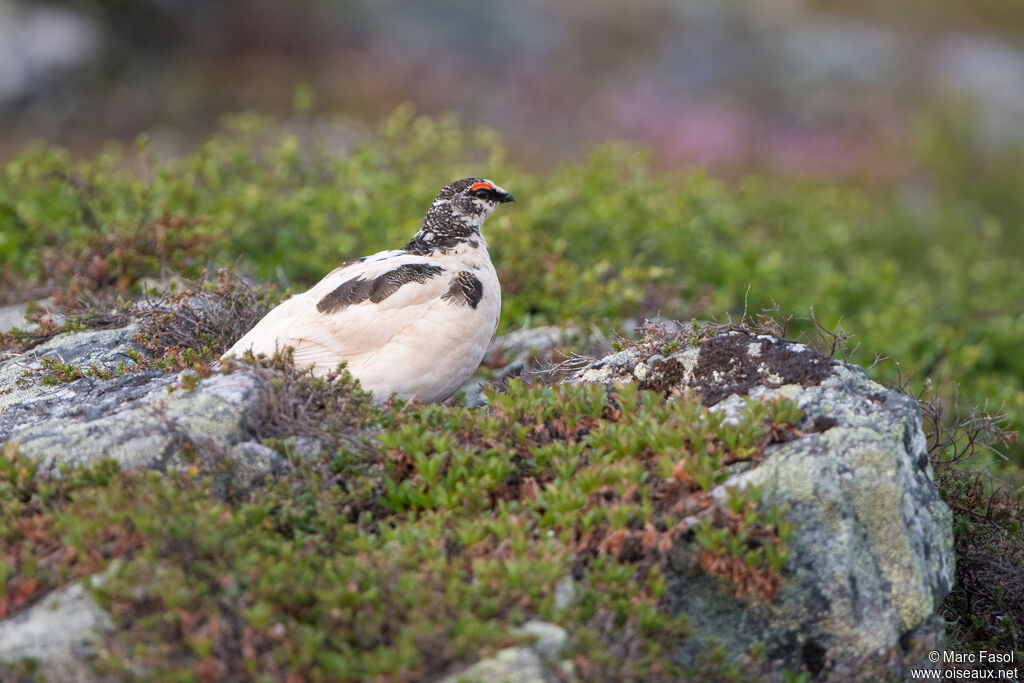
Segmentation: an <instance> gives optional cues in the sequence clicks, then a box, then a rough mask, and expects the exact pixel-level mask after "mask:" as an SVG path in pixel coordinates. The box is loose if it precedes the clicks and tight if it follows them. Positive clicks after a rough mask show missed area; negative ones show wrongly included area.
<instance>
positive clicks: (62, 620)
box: [0, 583, 113, 681]
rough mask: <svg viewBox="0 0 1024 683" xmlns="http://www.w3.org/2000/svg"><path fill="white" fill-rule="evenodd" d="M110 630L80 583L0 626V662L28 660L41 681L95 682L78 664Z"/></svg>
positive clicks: (86, 668) (88, 655)
mask: <svg viewBox="0 0 1024 683" xmlns="http://www.w3.org/2000/svg"><path fill="white" fill-rule="evenodd" d="M112 628H113V625H112V623H111V621H110V616H109V615H108V614H107V613H106V612H105V611H104V610H102V609H100V607H99V605H97V604H96V602H95V601H94V600H93V599H92V596H90V595H89V593H88V592H87V591H86V589H85V588H84V587H83V586H82V584H80V583H75V584H71V585H69V586H66V587H64V588H62V589H60V590H58V591H55V592H53V593H51V594H50V595H48V596H47V597H46V598H44V599H43V600H42V602H39V603H37V604H36V605H34V606H32V607H30V608H29V609H27V610H25V611H24V612H21V613H20V614H17V615H15V616H13V617H11V618H10V619H6V620H4V621H0V662H16V661H19V660H23V659H28V658H32V659H35V660H38V662H39V669H38V672H39V673H41V674H43V675H44V676H45V679H46V680H53V681H93V680H98V679H97V678H96V677H95V676H93V675H92V673H91V671H90V670H89V669H88V667H86V666H83V665H82V662H83V661H84V660H86V659H88V658H89V657H90V656H91V655H92V654H93V653H94V652H95V650H96V648H97V646H98V645H99V644H100V639H101V637H102V633H103V632H104V631H110V630H111V629H112Z"/></svg>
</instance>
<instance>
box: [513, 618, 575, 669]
mask: <svg viewBox="0 0 1024 683" xmlns="http://www.w3.org/2000/svg"><path fill="white" fill-rule="evenodd" d="M512 635H516V636H534V637H536V640H535V641H533V642H532V643H531V644H530V645H529V646H528V647H529V648H530V649H531V650H533V651H534V652H536V653H537V654H538V655H539V656H540V657H541V659H546V660H552V661H553V660H557V659H558V658H559V657H560V656H561V654H562V651H563V650H564V649H565V647H566V646H567V645H568V644H569V634H568V633H566V632H565V629H564V628H562V627H561V626H559V625H558V624H551V623H548V622H546V621H538V620H537V619H533V620H531V621H528V622H526V623H525V624H523V625H522V626H521V627H520V628H517V629H514V630H513V631H512Z"/></svg>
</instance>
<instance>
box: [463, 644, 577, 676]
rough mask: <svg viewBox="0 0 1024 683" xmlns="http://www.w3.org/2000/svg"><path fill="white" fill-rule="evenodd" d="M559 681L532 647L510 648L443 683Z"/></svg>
mask: <svg viewBox="0 0 1024 683" xmlns="http://www.w3.org/2000/svg"><path fill="white" fill-rule="evenodd" d="M555 680H557V679H556V678H555V676H554V675H553V674H552V673H551V672H549V671H548V670H547V669H546V668H545V667H544V663H543V662H542V661H541V658H540V656H539V655H538V654H537V653H536V652H534V651H533V650H532V649H530V648H528V647H509V648H505V649H504V650H501V651H500V652H498V654H496V655H494V656H493V657H490V658H488V659H484V660H482V661H479V662H477V663H476V664H474V665H473V666H471V667H469V668H468V669H466V670H464V671H462V672H461V673H458V674H456V675H454V676H448V677H447V678H444V679H443V683H551V682H552V681H555Z"/></svg>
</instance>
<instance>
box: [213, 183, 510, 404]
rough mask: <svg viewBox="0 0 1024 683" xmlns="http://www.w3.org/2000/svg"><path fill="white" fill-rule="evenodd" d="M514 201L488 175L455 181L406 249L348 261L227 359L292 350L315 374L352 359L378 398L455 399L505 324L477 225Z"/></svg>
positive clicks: (278, 311)
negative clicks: (249, 354)
mask: <svg viewBox="0 0 1024 683" xmlns="http://www.w3.org/2000/svg"><path fill="white" fill-rule="evenodd" d="M512 201H515V197H513V196H512V195H511V194H509V193H508V192H506V191H505V190H503V189H501V188H500V187H498V186H497V185H495V184H494V183H492V182H491V181H489V180H484V179H482V178H464V179H462V180H457V181H455V182H454V183H451V184H450V185H448V186H446V187H445V188H444V189H443V190H441V192H440V193H439V194H438V195H437V198H436V199H435V200H434V203H433V204H431V206H430V209H429V210H428V211H427V216H426V218H424V220H423V226H422V227H421V228H420V229H419V231H418V232H417V233H416V235H415V236H414V237H413V238H412V240H411V241H410V242H409V243H408V244H406V245H405V246H404V247H403V248H401V249H394V250H391V251H382V252H380V253H377V254H373V255H372V256H364V257H363V258H359V259H355V260H353V261H348V262H347V263H344V264H343V265H342V266H340V267H339V268H336V269H335V270H333V271H331V272H330V273H329V274H328V275H327V276H326V277H325V278H324V279H323V280H321V281H320V282H319V283H317V284H316V285H315V286H314V287H313V288H312V289H310V290H308V291H306V292H303V293H302V294H297V295H295V296H293V297H291V298H289V299H287V300H286V301H284V302H282V303H281V304H280V305H278V306H277V307H276V308H274V309H273V310H272V311H270V313H268V314H267V315H266V316H265V317H264V318H263V319H262V320H260V321H259V322H258V323H256V326H255V327H253V328H252V329H251V330H249V332H248V333H246V335H245V336H244V337H242V338H241V339H239V340H238V341H237V342H236V343H235V345H234V346H232V347H231V348H230V349H229V350H228V351H227V353H225V354H224V355H225V356H229V355H232V354H235V355H239V354H242V353H243V352H245V351H252V352H253V353H255V354H260V353H264V354H267V355H270V354H273V353H274V352H276V351H279V350H281V349H283V348H285V347H288V346H291V347H294V349H295V364H296V365H297V366H300V367H312V369H313V373H314V374H315V375H324V374H327V372H329V371H330V370H334V369H335V368H337V367H338V364H339V363H340V362H341V361H346V362H347V363H348V370H349V372H351V373H352V376H353V377H355V378H357V379H358V380H359V382H360V384H362V386H363V388H365V389H368V390H370V391H372V392H373V394H374V398H375V399H376V400H381V401H382V400H385V399H387V398H389V397H390V396H391V394H392V393H395V394H398V395H399V396H400V397H402V398H406V399H413V398H415V399H419V400H421V401H427V402H429V401H438V400H441V399H445V398H447V397H449V396H451V395H452V394H454V393H455V392H456V391H457V390H458V389H459V388H460V387H461V386H462V385H463V384H464V383H465V382H466V380H468V379H469V377H470V376H471V375H472V374H473V373H474V372H475V371H476V369H477V368H478V367H479V366H480V361H481V360H482V359H483V356H484V353H485V351H486V350H487V346H488V344H489V343H490V341H491V338H492V337H493V336H494V332H495V330H496V329H497V326H498V313H499V312H500V310H501V288H500V286H499V285H498V275H497V273H495V271H494V265H493V264H492V263H491V258H490V255H489V254H488V253H487V242H486V241H485V240H484V238H483V235H482V234H481V233H480V226H481V225H483V222H484V219H485V218H487V216H489V215H490V214H491V212H493V211H494V209H495V208H497V206H498V204H502V203H504V202H512Z"/></svg>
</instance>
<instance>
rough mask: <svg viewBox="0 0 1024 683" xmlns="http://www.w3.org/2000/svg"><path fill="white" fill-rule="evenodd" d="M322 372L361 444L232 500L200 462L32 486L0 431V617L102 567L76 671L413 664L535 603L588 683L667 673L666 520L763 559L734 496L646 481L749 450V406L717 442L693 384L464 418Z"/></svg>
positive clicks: (460, 658) (749, 506)
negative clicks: (701, 458)
mask: <svg viewBox="0 0 1024 683" xmlns="http://www.w3.org/2000/svg"><path fill="white" fill-rule="evenodd" d="M280 362H283V363H284V364H287V359H284V361H280ZM278 369H279V370H282V369H283V367H282V368H278ZM327 381H328V382H338V386H337V389H338V391H340V392H341V393H343V394H346V395H350V401H354V403H352V402H350V403H346V404H344V405H334V406H333V407H332V408H330V409H329V410H327V413H326V417H327V418H330V417H331V415H334V418H335V419H342V418H344V417H351V416H352V415H356V414H359V415H361V418H360V419H361V420H362V422H361V423H360V424H361V427H360V428H361V429H362V430H364V432H363V433H364V434H370V433H376V442H375V443H376V448H375V449H368V448H367V447H365V446H362V447H360V446H359V445H358V443H357V442H356V441H354V440H353V441H350V442H340V443H342V448H341V450H340V451H339V452H338V453H336V454H328V453H324V454H323V457H322V458H321V459H320V460H317V461H314V462H310V461H295V462H293V463H292V465H293V471H292V473H291V474H289V475H287V476H285V477H283V478H282V479H280V480H278V481H276V482H272V483H271V484H270V485H269V486H267V487H266V488H263V489H258V490H256V491H254V492H253V493H252V494H251V496H249V497H248V498H247V499H244V500H243V499H239V498H237V497H229V498H228V499H227V500H218V499H217V498H216V494H215V491H216V490H217V489H216V486H215V479H216V475H217V472H218V469H217V468H214V469H213V470H211V471H207V470H205V469H203V466H201V465H200V466H197V467H193V468H192V469H191V470H190V471H188V472H171V473H168V474H166V475H160V474H157V473H152V472H139V471H118V469H117V466H116V464H115V463H113V462H105V463H100V464H98V465H95V466H93V467H91V468H85V469H77V470H70V469H65V470H63V471H62V473H61V476H60V478H57V479H54V478H51V477H49V476H47V475H46V474H44V473H42V472H40V471H39V467H38V463H37V462H35V461H32V460H29V459H27V458H25V457H24V456H21V455H19V454H18V453H17V450H16V448H14V447H13V446H8V447H7V449H6V451H5V452H4V453H3V455H2V456H0V541H2V542H3V547H4V552H3V555H2V556H0V589H2V590H0V615H3V614H10V613H12V612H14V611H17V610H18V609H21V608H23V607H24V606H26V605H27V604H29V603H30V602H31V601H32V600H33V599H34V598H35V597H36V596H37V595H38V594H39V593H41V592H44V591H46V590H48V589H50V588H52V587H54V586H56V585H59V584H61V583H63V582H65V581H68V580H71V579H73V578H76V577H79V576H84V575H88V574H92V573H95V572H99V571H103V570H104V568H107V570H106V573H105V578H104V581H103V583H102V586H100V587H96V588H94V592H95V595H96V597H97V599H98V601H99V602H100V604H101V605H102V606H103V607H104V608H105V609H108V610H109V611H110V612H111V614H112V615H113V617H114V620H115V623H116V624H117V626H118V628H117V630H116V631H115V632H114V634H113V635H112V636H111V637H110V638H109V639H108V641H107V643H106V646H105V647H104V648H103V649H102V651H101V652H100V654H99V660H98V663H97V666H98V670H99V672H100V673H101V674H102V675H105V676H108V677H117V678H132V677H135V676H138V675H143V674H145V675H147V676H154V675H155V676H157V677H158V678H161V679H177V678H192V677H197V678H204V679H216V678H221V679H223V678H237V677H240V676H241V677H245V676H251V675H253V674H255V672H257V671H259V672H261V673H263V674H266V675H269V676H272V677H275V678H279V677H280V678H283V677H285V676H287V675H289V674H291V675H293V676H299V677H301V678H302V679H303V680H355V679H360V680H364V679H368V678H374V677H378V676H380V677H386V678H390V679H394V678H402V679H422V678H429V677H432V676H436V675H438V674H440V673H443V672H445V671H448V670H450V668H451V667H453V666H455V665H457V664H458V663H459V662H470V661H472V660H474V659H476V658H478V657H479V656H481V655H486V654H487V653H488V652H491V651H493V650H495V649H497V648H500V647H505V646H507V645H508V644H510V643H515V642H517V637H515V636H512V635H510V633H511V630H510V629H511V628H512V627H514V626H516V625H518V624H521V623H522V622H523V621H525V620H526V619H528V618H531V617H535V616H536V617H539V618H541V619H545V620H549V621H554V622H558V623H561V624H563V625H565V626H566V627H567V629H568V630H569V631H570V633H571V634H572V637H573V639H572V644H571V645H570V651H569V652H567V653H565V654H566V656H569V657H572V658H573V659H574V661H575V663H576V665H577V666H578V667H580V673H581V674H582V675H584V676H585V677H587V678H588V679H593V678H600V679H616V680H622V679H637V678H641V677H642V678H645V679H648V680H676V679H678V678H679V676H680V672H679V670H678V669H677V668H676V665H675V664H673V662H672V660H671V658H670V657H669V653H670V652H671V650H672V648H673V647H674V646H675V645H676V644H677V643H678V642H679V641H680V639H682V638H684V637H686V633H687V630H686V626H685V617H683V616H672V615H670V614H667V613H666V612H665V611H664V610H663V609H661V608H660V599H661V597H662V596H663V595H664V594H665V591H666V590H667V585H666V580H665V573H664V570H665V567H666V566H667V562H668V559H667V555H668V552H669V551H670V550H671V549H673V548H681V549H683V550H684V552H685V553H686V556H687V557H689V558H690V560H689V561H691V562H692V563H694V565H696V564H698V563H700V565H701V566H703V565H704V555H703V554H701V550H700V548H699V547H698V546H696V545H695V544H694V543H693V540H694V538H693V537H694V530H693V529H690V528H689V527H688V526H687V525H686V524H684V523H682V522H680V521H677V520H681V519H682V518H683V516H684V515H695V516H697V517H699V518H701V519H703V520H705V521H704V522H702V523H701V524H702V527H701V528H702V529H705V530H711V531H717V530H722V531H723V533H724V534H725V538H726V539H727V540H726V542H725V545H724V546H723V547H722V548H720V549H718V552H716V553H715V554H714V557H713V558H712V559H713V560H715V561H716V562H723V561H725V560H723V558H726V559H728V560H729V561H730V564H729V567H730V572H728V573H727V575H728V576H729V580H731V581H733V582H734V584H735V587H736V589H737V591H738V592H742V593H744V594H746V595H748V596H749V597H750V599H758V598H760V597H769V596H770V593H771V591H773V590H774V588H775V586H776V585H777V583H778V580H779V579H778V576H779V575H778V571H779V569H781V565H778V566H769V565H772V558H771V557H770V556H769V557H766V556H765V555H764V553H763V552H758V551H763V550H765V549H769V548H771V549H773V550H778V551H779V552H784V547H785V546H784V542H783V540H782V538H781V536H782V535H784V534H785V532H786V528H787V527H786V523H785V520H784V517H783V515H782V513H781V511H780V510H778V509H777V508H774V507H772V506H763V505H759V504H758V501H759V500H760V494H759V492H758V491H756V490H748V491H747V492H740V491H738V490H732V491H730V493H729V496H728V503H727V504H722V503H719V502H717V501H716V499H714V498H712V497H710V496H709V495H708V491H707V490H704V489H702V488H701V487H699V486H696V485H694V484H692V482H691V480H690V478H689V477H688V476H687V475H685V474H680V472H681V470H678V471H677V473H676V474H674V473H673V472H672V471H671V468H670V471H669V472H668V475H667V477H666V476H662V475H661V474H659V471H661V470H663V469H664V464H663V463H665V462H666V461H676V460H678V459H679V458H680V457H683V458H685V457H687V454H691V455H692V454H693V453H694V449H696V448H699V449H700V451H701V454H703V455H708V454H710V456H711V457H710V459H709V460H708V461H707V462H705V463H704V465H703V466H705V467H707V468H709V472H708V474H707V478H708V480H709V481H719V480H721V475H720V470H721V468H722V467H724V463H725V462H726V461H727V460H730V459H731V458H733V457H734V456H736V454H737V453H740V452H743V453H748V452H749V453H750V455H751V457H759V455H758V454H757V452H756V451H757V448H755V450H754V451H749V450H748V449H749V448H750V447H754V446H755V444H761V446H763V445H764V444H765V443H767V439H769V438H770V435H771V433H772V432H773V430H775V429H780V428H784V427H783V426H782V425H778V424H775V423H773V422H772V421H771V419H770V418H768V417H767V415H769V414H770V413H771V412H772V410H773V409H772V408H767V407H765V408H762V407H761V406H760V405H758V404H752V407H757V408H758V410H757V411H756V412H755V413H752V414H751V415H750V416H749V417H747V418H745V420H744V423H743V425H741V426H740V427H739V428H737V430H736V431H737V433H742V434H746V435H748V437H749V439H748V438H744V439H740V440H737V441H734V442H731V443H732V445H731V446H727V445H726V442H725V440H724V439H723V438H722V437H721V434H722V430H723V428H722V425H721V418H720V417H719V416H717V415H715V414H713V413H709V412H708V411H707V409H705V408H703V407H701V406H700V405H699V403H697V402H696V400H676V401H672V402H668V403H666V402H665V400H664V398H663V397H662V396H660V395H657V394H653V393H650V392H638V391H637V390H636V389H632V388H628V387H627V388H624V389H623V390H622V391H621V392H620V393H617V394H612V395H609V394H607V393H606V391H605V390H604V389H603V388H602V387H600V386H592V385H585V386H579V387H569V386H557V387H548V386H542V385H535V386H527V385H524V384H522V383H521V382H519V381H514V382H512V383H510V384H509V386H508V391H507V392H506V393H500V394H499V393H493V392H492V393H491V394H490V395H489V399H490V401H491V408H489V409H486V410H470V409H467V408H464V407H458V406H440V405H429V406H420V405H406V406H404V407H402V408H401V410H391V411H380V410H379V409H375V408H373V407H372V406H371V405H370V404H369V402H368V401H363V400H361V399H360V396H362V397H363V398H365V395H362V394H359V393H358V392H357V393H355V394H352V393H351V392H352V391H353V389H352V387H351V383H350V382H351V381H350V380H349V379H348V378H346V377H344V376H342V377H340V378H339V379H338V380H334V379H329V380H327ZM285 388H286V390H287V391H288V393H289V394H294V395H295V399H294V403H296V404H308V403H310V402H311V401H312V402H315V400H314V398H313V397H312V395H310V396H304V395H302V391H303V390H302V389H301V387H299V388H297V387H295V386H290V387H285ZM307 389H309V390H316V389H317V388H316V387H313V386H312V385H310V386H309V387H307ZM319 391H320V392H321V393H320V394H319V396H323V395H325V394H324V392H325V391H328V392H329V391H330V388H329V387H326V388H325V387H322V386H321V387H319ZM755 426H756V428H754V427H755ZM346 443H348V444H349V445H351V446H352V448H351V449H350V448H349V447H348V446H347V445H345V444H346ZM711 470H716V471H711ZM677 475H678V476H677ZM776 531H778V533H779V535H776ZM702 533H704V532H702V531H700V530H697V532H696V534H697V540H698V542H699V541H700V538H701V534H702ZM748 535H749V538H748ZM698 556H699V557H698ZM114 559H116V560H117V561H116V562H113V563H111V560H114ZM673 561H674V562H678V561H680V560H679V557H678V556H677V557H676V558H675V559H674V560H673ZM732 561H735V563H733V562H732ZM709 571H712V572H713V573H723V572H717V571H716V570H715V568H714V567H712V568H710V569H709ZM573 577H575V580H574V581H573V580H572V579H573ZM569 581H571V582H572V585H573V589H572V591H571V593H570V595H571V596H572V597H571V599H569V600H568V601H566V600H565V599H564V598H562V599H558V598H557V597H556V596H557V595H558V593H559V586H561V585H564V584H565V583H566V582H569ZM741 581H745V582H746V584H745V585H740V582H741Z"/></svg>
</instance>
